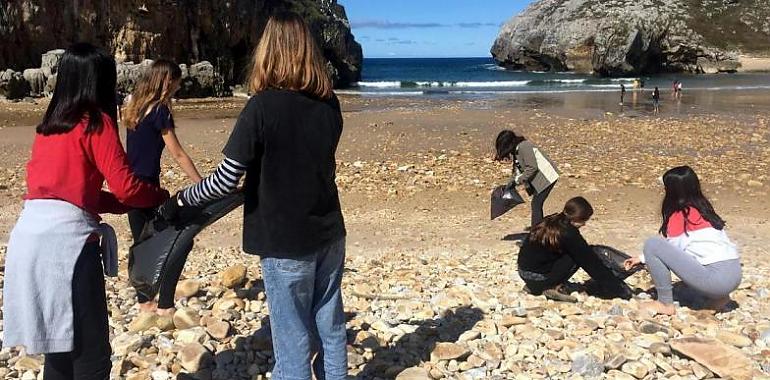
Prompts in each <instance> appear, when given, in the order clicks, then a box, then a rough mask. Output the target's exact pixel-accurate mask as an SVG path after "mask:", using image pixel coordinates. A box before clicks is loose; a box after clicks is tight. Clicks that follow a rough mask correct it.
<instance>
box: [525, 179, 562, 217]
mask: <svg viewBox="0 0 770 380" xmlns="http://www.w3.org/2000/svg"><path fill="white" fill-rule="evenodd" d="M554 185H556V182H554V183H552V184H551V185H550V186H548V187H546V188H545V189H543V191H541V192H539V193H537V194H535V195H534V196H533V197H532V224H531V225H530V226H534V225H536V224H538V223H540V222H541V221H543V205H544V204H545V200H546V199H547V198H548V195H549V194H551V190H553V186H554Z"/></svg>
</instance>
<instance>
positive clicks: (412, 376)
mask: <svg viewBox="0 0 770 380" xmlns="http://www.w3.org/2000/svg"><path fill="white" fill-rule="evenodd" d="M396 380H432V378H431V377H430V375H429V374H428V371H427V370H425V368H422V367H412V368H407V369H405V370H403V371H401V373H399V374H398V376H396Z"/></svg>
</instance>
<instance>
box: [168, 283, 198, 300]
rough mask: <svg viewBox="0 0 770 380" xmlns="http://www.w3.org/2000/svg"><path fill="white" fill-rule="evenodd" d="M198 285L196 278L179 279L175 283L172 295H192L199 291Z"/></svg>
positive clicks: (176, 296)
mask: <svg viewBox="0 0 770 380" xmlns="http://www.w3.org/2000/svg"><path fill="white" fill-rule="evenodd" d="M200 287H201V284H200V282H199V281H198V280H194V279H188V280H182V281H179V283H178V284H177V285H176V292H174V297H175V298H176V299H180V298H190V297H194V296H195V295H196V294H198V292H199V291H200Z"/></svg>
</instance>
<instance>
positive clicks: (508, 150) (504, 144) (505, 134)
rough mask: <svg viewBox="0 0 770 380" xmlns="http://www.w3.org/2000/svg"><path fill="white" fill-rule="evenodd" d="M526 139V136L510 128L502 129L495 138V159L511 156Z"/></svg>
mask: <svg viewBox="0 0 770 380" xmlns="http://www.w3.org/2000/svg"><path fill="white" fill-rule="evenodd" d="M524 140H526V139H525V138H524V136H521V135H517V134H516V132H514V131H512V130H510V129H504V130H502V131H500V133H498V134H497V138H496V139H495V160H497V161H502V160H505V159H506V158H508V157H510V156H511V154H513V152H515V151H516V147H518V146H519V144H521V142H522V141H524Z"/></svg>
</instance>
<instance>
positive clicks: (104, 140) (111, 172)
mask: <svg viewBox="0 0 770 380" xmlns="http://www.w3.org/2000/svg"><path fill="white" fill-rule="evenodd" d="M102 123H103V126H102V128H101V129H100V130H99V131H96V132H93V133H90V134H89V135H88V142H89V144H88V149H89V151H90V152H89V153H90V155H91V157H93V162H94V165H95V166H96V169H97V170H98V171H99V172H100V173H102V175H103V176H104V179H105V180H106V181H107V185H108V186H109V188H110V193H112V195H114V198H112V197H110V196H104V195H102V196H101V197H100V198H103V199H100V202H99V203H100V207H99V208H100V209H101V210H103V211H105V212H111V213H115V212H117V213H121V212H125V209H120V208H119V207H117V203H121V204H123V205H125V206H129V207H133V208H149V207H155V206H158V205H160V204H161V203H163V201H164V200H166V199H167V198H168V192H167V191H166V190H163V189H161V188H160V187H158V186H155V185H151V184H148V183H146V182H143V181H140V180H139V179H138V178H136V177H135V176H134V174H133V173H132V172H131V168H130V167H129V164H128V159H127V158H126V152H125V151H124V150H123V145H121V143H120V137H119V136H118V130H117V128H116V127H115V124H114V123H113V122H112V119H110V117H109V116H106V115H105V116H104V117H103V118H102ZM116 201H117V202H116Z"/></svg>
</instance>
